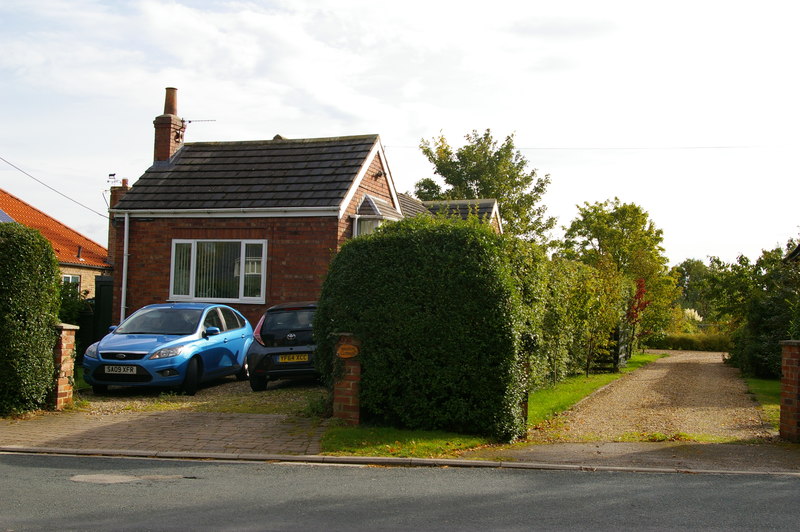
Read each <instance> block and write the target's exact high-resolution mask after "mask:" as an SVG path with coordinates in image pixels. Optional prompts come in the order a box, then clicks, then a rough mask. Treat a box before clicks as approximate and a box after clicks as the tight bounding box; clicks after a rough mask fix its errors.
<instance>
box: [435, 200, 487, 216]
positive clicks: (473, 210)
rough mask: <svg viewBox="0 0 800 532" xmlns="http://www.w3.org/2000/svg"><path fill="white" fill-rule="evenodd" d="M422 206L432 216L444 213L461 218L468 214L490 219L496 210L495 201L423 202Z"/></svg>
mask: <svg viewBox="0 0 800 532" xmlns="http://www.w3.org/2000/svg"><path fill="white" fill-rule="evenodd" d="M422 204H423V205H425V207H427V209H428V210H429V211H430V212H432V213H433V214H439V213H440V212H446V213H448V214H458V215H459V216H461V217H462V218H466V217H467V216H469V215H470V214H477V215H478V217H479V218H484V217H488V218H491V217H492V216H494V215H495V211H496V210H497V200H495V199H474V200H442V201H423V202H422Z"/></svg>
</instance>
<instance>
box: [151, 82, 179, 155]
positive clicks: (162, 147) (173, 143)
mask: <svg viewBox="0 0 800 532" xmlns="http://www.w3.org/2000/svg"><path fill="white" fill-rule="evenodd" d="M177 92H178V89H176V88H175V87H167V92H166V95H165V96H164V114H163V115H161V116H157V117H156V119H155V120H154V121H153V125H154V126H155V129H156V131H155V142H154V146H153V161H169V159H170V157H172V156H173V155H174V154H175V152H176V151H178V149H180V147H181V146H182V145H183V133H184V132H185V131H186V122H185V121H184V120H181V119H180V118H179V117H178V95H177Z"/></svg>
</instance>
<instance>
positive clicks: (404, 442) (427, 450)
mask: <svg viewBox="0 0 800 532" xmlns="http://www.w3.org/2000/svg"><path fill="white" fill-rule="evenodd" d="M488 443H491V440H489V439H487V438H482V437H480V436H465V435H463V434H455V433H452V432H442V431H425V430H401V429H394V428H388V427H331V428H329V429H328V430H327V431H326V433H325V435H324V436H323V438H322V452H323V453H324V454H335V455H338V456H392V457H397V458H450V457H455V456H458V452H459V451H464V450H466V449H472V448H474V447H478V446H481V445H486V444H488Z"/></svg>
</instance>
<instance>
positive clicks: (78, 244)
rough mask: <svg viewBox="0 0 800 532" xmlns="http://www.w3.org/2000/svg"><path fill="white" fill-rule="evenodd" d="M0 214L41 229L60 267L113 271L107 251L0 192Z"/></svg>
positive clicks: (11, 196) (40, 212)
mask: <svg viewBox="0 0 800 532" xmlns="http://www.w3.org/2000/svg"><path fill="white" fill-rule="evenodd" d="M0 211H2V212H3V213H5V214H6V216H7V217H9V218H11V220H12V221H14V222H17V223H19V224H22V225H24V226H26V227H30V228H32V229H38V230H39V231H40V232H41V233H42V235H44V237H45V238H46V239H47V240H49V241H50V244H51V245H52V246H53V251H55V254H56V259H57V260H58V262H59V263H60V264H72V265H76V266H87V267H99V268H109V267H110V266H109V264H108V263H107V262H106V260H107V259H108V251H107V250H106V248H104V247H103V246H101V245H100V244H98V243H97V242H94V241H93V240H89V239H88V238H86V237H85V236H83V235H82V234H80V233H78V232H77V231H74V230H72V229H70V228H69V227H67V226H66V225H64V224H62V223H61V222H59V221H58V220H55V219H53V218H51V217H50V216H48V215H46V214H45V213H43V212H42V211H40V210H39V209H37V208H35V207H32V206H31V205H28V204H27V203H25V202H24V201H22V200H21V199H19V198H17V197H16V196H13V195H11V194H9V193H8V192H6V191H5V190H2V189H0ZM79 250H80V257H79V256H78V253H79Z"/></svg>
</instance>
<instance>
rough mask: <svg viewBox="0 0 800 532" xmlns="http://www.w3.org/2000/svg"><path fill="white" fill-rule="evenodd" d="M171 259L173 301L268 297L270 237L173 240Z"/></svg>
mask: <svg viewBox="0 0 800 532" xmlns="http://www.w3.org/2000/svg"><path fill="white" fill-rule="evenodd" d="M171 262H172V263H171V265H170V299H171V300H175V301H213V302H225V303H264V302H265V300H266V298H265V289H266V280H267V275H266V264H267V241H266V240H173V241H172V261H171Z"/></svg>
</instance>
